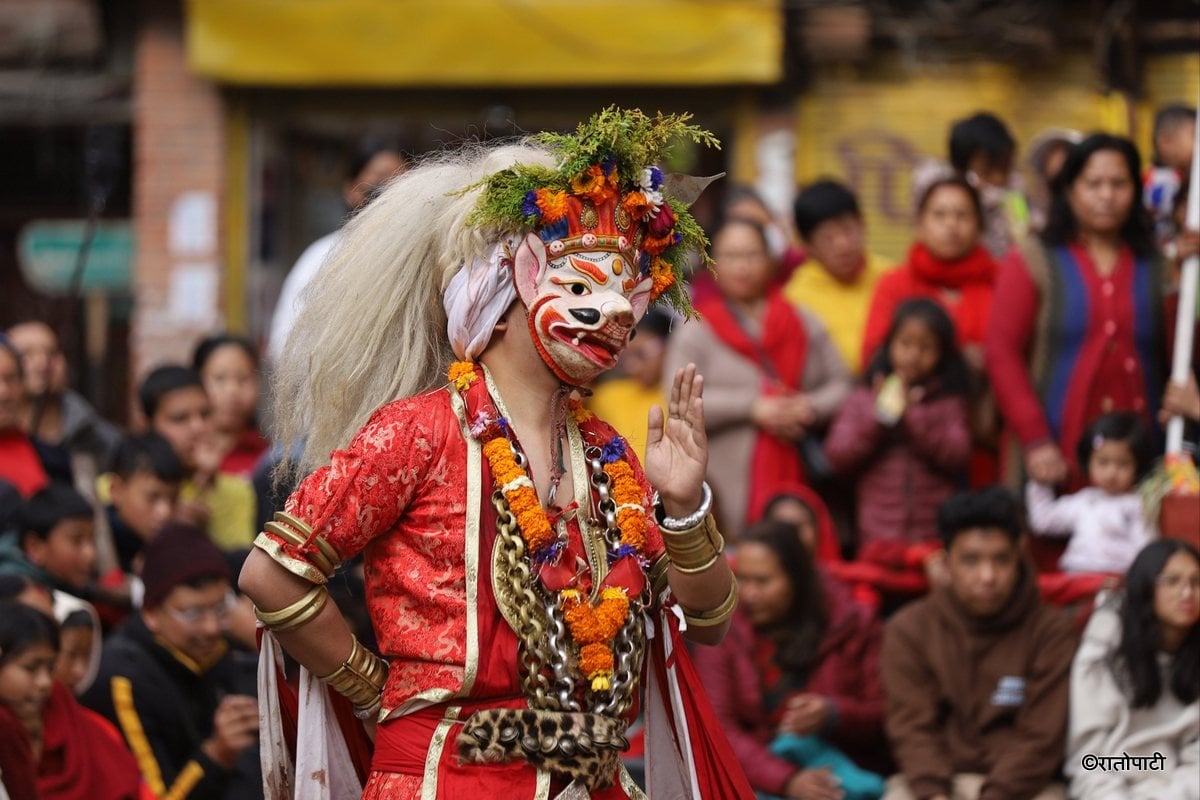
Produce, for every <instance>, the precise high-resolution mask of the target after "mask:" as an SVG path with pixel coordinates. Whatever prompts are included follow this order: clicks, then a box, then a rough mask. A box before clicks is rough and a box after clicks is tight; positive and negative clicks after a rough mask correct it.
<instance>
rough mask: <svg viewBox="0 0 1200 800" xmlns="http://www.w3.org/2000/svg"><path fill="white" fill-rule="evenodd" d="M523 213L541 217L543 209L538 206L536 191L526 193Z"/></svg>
mask: <svg viewBox="0 0 1200 800" xmlns="http://www.w3.org/2000/svg"><path fill="white" fill-rule="evenodd" d="M521 215H522V216H526V217H536V218H538V219H541V217H542V209H540V208H538V203H537V192H536V191H532V190H531V191H528V192H526V193H525V200H524V202H522V203H521Z"/></svg>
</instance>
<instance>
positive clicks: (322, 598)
mask: <svg viewBox="0 0 1200 800" xmlns="http://www.w3.org/2000/svg"><path fill="white" fill-rule="evenodd" d="M328 600H329V590H328V589H326V588H325V586H324V585H317V586H314V587H313V588H312V589H311V590H310V591H309V592H308V593H307V594H305V595H304V597H301V598H300V599H299V600H297V601H296V602H294V603H292V604H291V605H290V606H287V607H286V608H281V609H279V610H278V611H263V610H262V609H260V608H257V607H256V608H255V609H254V616H255V617H257V618H258V620H259V621H260V622H262V624H263V625H266V626H267V627H268V628H269V629H270V630H272V631H274V632H275V633H282V632H283V631H290V630H294V629H296V628H299V627H301V626H302V625H307V624H308V623H309V622H312V621H313V620H314V619H316V618H317V615H318V614H320V613H321V611H322V610H324V608H325V603H326V602H328Z"/></svg>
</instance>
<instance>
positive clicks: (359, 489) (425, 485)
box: [287, 380, 663, 799]
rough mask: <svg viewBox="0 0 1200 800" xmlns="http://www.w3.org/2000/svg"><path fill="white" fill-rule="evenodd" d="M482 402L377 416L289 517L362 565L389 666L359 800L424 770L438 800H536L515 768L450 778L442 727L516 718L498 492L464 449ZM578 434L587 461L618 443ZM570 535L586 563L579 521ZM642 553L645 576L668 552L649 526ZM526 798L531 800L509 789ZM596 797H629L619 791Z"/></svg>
mask: <svg viewBox="0 0 1200 800" xmlns="http://www.w3.org/2000/svg"><path fill="white" fill-rule="evenodd" d="M479 393H482V394H483V396H484V397H486V388H485V387H484V386H483V381H482V380H481V381H477V383H476V385H475V386H472V387H471V389H470V390H469V391H468V392H465V393H464V396H463V397H460V396H459V395H458V394H457V393H455V392H454V391H453V390H445V389H442V390H436V391H432V392H428V393H426V394H423V395H420V396H418V397H413V398H408V399H403V400H397V401H394V402H392V403H389V404H387V405H385V406H383V407H381V408H380V409H378V410H377V411H376V412H375V413H374V415H372V417H371V419H370V420H369V421H368V423H367V424H366V425H365V426H364V427H363V428H362V430H360V431H359V433H358V434H357V435H356V436H355V437H354V440H353V441H352V442H351V443H350V445H349V447H347V448H346V449H345V450H341V451H337V452H335V453H334V454H333V456H332V459H331V463H330V464H329V465H328V466H325V467H322V468H321V469H319V470H317V471H316V472H314V473H313V474H312V475H310V476H309V477H308V478H306V479H305V480H304V481H303V483H301V485H300V487H299V488H298V489H297V490H296V492H295V493H294V494H293V495H292V496H291V498H290V499H289V500H288V503H287V511H288V512H289V513H291V514H293V515H295V516H297V517H299V518H300V519H303V520H305V521H306V522H308V523H309V524H310V525H311V526H312V530H313V531H314V533H315V534H316V535H317V536H320V537H322V538H323V539H325V541H327V542H328V543H329V544H330V545H332V546H333V548H334V549H335V550H337V552H338V554H339V556H340V557H341V558H342V559H343V560H344V559H347V558H351V557H352V556H354V555H356V554H358V553H359V552H362V553H363V556H364V568H365V573H366V590H367V606H368V611H369V613H370V615H371V620H372V623H373V625H374V629H375V634H376V637H377V640H378V642H379V648H380V652H381V654H382V655H383V657H384V658H386V659H387V660H388V662H389V664H390V672H389V674H388V679H387V684H386V686H385V688H384V693H383V714H385V715H390V716H389V719H390V721H389V722H387V723H385V724H384V725H382V726H381V727H380V729H379V738H377V740H376V754H375V761H374V763H373V765H372V769H373V773H374V774H373V775H372V778H371V780H370V782H369V783H368V786H367V790H366V793H365V794H364V797H376V796H378V797H383V796H389V797H407V796H409V792H410V791H414V790H416V789H418V787H419V786H420V782H421V775H422V774H426V775H427V774H428V773H427V769H430V768H436V769H437V772H438V777H437V784H438V787H439V789H438V791H439V794H438V796H439V797H442V796H446V797H451V796H454V797H457V796H458V795H457V794H455V792H456V791H458V790H467V789H471V790H475V791H476V794H475V795H473V796H474V797H476V798H477V796H478V794H477V791H478V790H480V789H497V790H499V791H500V793H501V794H500V795H496V796H501V795H503V796H506V797H514V798H515V797H525V796H528V797H534V796H535V794H534V793H533V783H532V781H533V780H534V770H533V769H532V768H531V767H529V766H528V765H526V764H524V763H517V764H508V765H496V766H486V767H480V766H474V765H463V766H459V765H458V764H457V760H456V759H455V757H454V747H453V742H454V739H455V737H456V736H457V734H458V732H459V730H460V729H461V727H460V726H459V725H457V724H454V725H452V726H450V727H449V728H448V729H447V728H445V727H444V724H446V720H448V719H449V718H452V717H457V719H460V720H461V719H465V718H466V717H467V716H469V714H470V712H471V711H472V710H473V709H475V708H479V707H487V706H496V705H509V706H511V705H514V704H515V705H523V704H524V700H523V695H522V692H521V684H520V670H519V667H518V662H517V647H518V640H517V637H516V635H515V634H514V633H513V631H512V629H511V628H510V627H509V625H508V623H507V622H505V620H504V618H503V617H502V616H501V614H500V611H499V609H498V607H497V605H496V601H495V598H494V596H493V590H492V568H491V567H492V550H493V544H494V540H495V511H494V509H493V507H492V504H491V496H492V492H493V482H492V478H491V474H490V470H489V468H488V464H487V460H486V458H482V457H481V452H480V450H481V448H480V447H479V445H478V444H477V443H476V442H475V441H474V440H470V441H469V437H470V433H469V426H468V423H467V420H468V419H473V418H474V416H475V413H477V412H476V411H475V410H474V405H475V401H476V400H477V399H478V395H479ZM579 431H580V434H581V438H582V443H583V446H585V447H586V446H590V445H598V446H602V445H603V444H605V443H606V442H608V441H609V440H610V439H611V438H612V437H614V436H615V435H616V434H615V432H614V431H613V430H612V428H611V427H609V426H608V425H607V424H605V423H603V422H601V421H600V420H598V419H595V418H592V419H589V420H587V421H584V422H582V423H580V424H579ZM627 458H628V460H629V463H630V465H631V467H632V468H633V471H634V475H635V477H636V478H637V480H638V482H639V483H640V484H641V486H642V488H643V491H644V493H645V495H646V496H645V498H644V502H645V505H646V507H647V508H649V498H650V497H651V496H652V494H651V492H650V489H649V485H648V484H647V482H646V479H645V475H644V473H643V472H642V469H641V466H640V464H638V462H637V460H636V456H634V455H633V453H632V451H630V452H629V453H628V456H627ZM581 477H585V476H581V475H579V474H578V473H577V474H576V477H575V478H574V483H575V485H576V487H577V488H578V487H579V486H580V485H581V480H580V478H581ZM582 485H583V486H590V483H589V482H588V481H586V478H585V479H584V480H583V481H582ZM568 531H569V536H570V540H571V543H572V544H573V546H574V548H575V549H577V551H578V552H580V553H583V552H585V549H584V547H583V544H582V540H581V534H580V530H579V526H578V524H577V523H576V522H575V520H571V521H570V523H569V524H568ZM647 539H648V544H647V553H646V555H647V556H648V557H649V558H650V560H651V562H652V561H653V560H654V559H656V558H657V557H658V556H659V555H661V554H662V552H663V544H662V538H661V534H660V533H659V531H658V529H657V528H656V527H655V526H654V525H653V524H651V525H650V529H649V533H648V537H647ZM587 583H588V581H587V579H586V578H585V579H584V584H585V585H586V584H587ZM451 707H453V708H454V709H456V710H454V711H450V710H448V709H450V708H451ZM439 723H442V724H443V725H442V726H441V728H440V733H439ZM438 746H441V747H442V750H441V752H440V753H438V752H435V748H437V747H438ZM427 758H428V763H427ZM447 781H449V782H450V784H457V786H454V787H453V788H452V787H451V786H450V785H448V784H447ZM460 781H465V783H461V782H460ZM526 784H528V788H529V789H530V793H529V794H526V793H525V792H524V790H523V789H522V790H518V789H516V787H517V786H524V785H526ZM512 792H515V793H512ZM413 796H416V795H415V794H414V795H413ZM592 796H593V797H595V798H605V799H607V798H614V799H615V798H625V797H627V796H630V795H628V794H627V793H626V791H625V790H623V789H622V788H621V786H620V783H618V785H617V786H614V787H612V788H611V789H609V790H606V791H604V792H593V795H592Z"/></svg>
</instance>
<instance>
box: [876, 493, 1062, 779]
mask: <svg viewBox="0 0 1200 800" xmlns="http://www.w3.org/2000/svg"><path fill="white" fill-rule="evenodd" d="M938 527H939V529H940V532H941V535H942V540H943V543H944V544H945V547H946V572H947V581H946V584H945V585H941V586H937V587H935V588H934V590H933V591H932V592H931V593H930V595H929V596H927V597H925V598H923V599H921V600H917V601H915V602H913V603H911V604H909V605H908V606H906V607H904V608H903V609H901V610H900V611H899V612H898V613H897V614H896V615H895V616H894V617H893V618H892V619H891V621H890V622H889V623H888V625H887V629H886V632H885V635H884V642H883V657H882V670H883V686H884V693H885V695H886V703H887V704H886V719H885V727H886V729H887V735H888V739H889V740H890V741H891V744H892V753H893V755H894V756H895V760H896V763H897V764H898V765H899V767H900V773H901V774H899V775H897V776H895V777H893V778H892V779H891V780H889V781H888V792H887V794H886V795H884V800H910V799H912V798H915V800H930V799H933V800H949V798H951V797H953V798H961V799H963V800H967V799H968V798H969V800H976V798H978V800H1030V798H1035V799H1036V800H1061V798H1064V797H1065V796H1066V795H1065V794H1064V792H1063V789H1062V787H1061V786H1059V785H1058V784H1054V783H1052V781H1053V780H1054V777H1055V775H1056V774H1057V773H1058V768H1059V765H1060V764H1061V763H1062V757H1063V746H1064V741H1065V736H1066V725H1067V697H1068V693H1069V683H1068V682H1069V677H1070V671H1071V658H1072V657H1073V655H1074V653H1075V640H1076V637H1075V634H1074V631H1073V629H1072V627H1071V624H1070V620H1069V619H1068V618H1067V616H1066V615H1065V614H1064V613H1063V612H1062V611H1060V610H1058V609H1053V608H1050V607H1048V606H1046V605H1044V604H1043V603H1042V600H1041V598H1040V596H1039V595H1038V591H1037V585H1036V582H1035V576H1034V575H1033V572H1032V569H1031V568H1030V567H1029V566H1028V565H1027V564H1026V563H1025V562H1024V560H1023V559H1022V557H1021V518H1020V511H1019V508H1018V506H1017V500H1016V498H1015V497H1014V496H1013V495H1012V494H1011V493H1010V492H1009V491H1008V490H1006V489H1004V488H1002V487H999V486H993V487H990V488H987V489H983V490H980V491H978V492H973V493H969V494H958V495H955V496H953V497H951V498H950V499H949V500H947V501H946V502H945V503H944V504H943V505H942V508H941V510H940V513H939V515H938Z"/></svg>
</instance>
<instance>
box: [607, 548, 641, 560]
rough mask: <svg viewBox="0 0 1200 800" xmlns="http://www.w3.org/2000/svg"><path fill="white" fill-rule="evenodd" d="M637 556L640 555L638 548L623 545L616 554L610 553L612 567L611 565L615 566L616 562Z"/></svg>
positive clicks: (609, 558)
mask: <svg viewBox="0 0 1200 800" xmlns="http://www.w3.org/2000/svg"><path fill="white" fill-rule="evenodd" d="M636 555H638V551H637V548H636V547H634V546H633V545H631V544H623V545H621V546H620V547H618V548H617V549H616V552H614V553H609V556H608V560H609V563H610V565H611V564H615V563H616V562H618V561H620V560H621V559H622V558H624V557H625V556H636Z"/></svg>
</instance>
